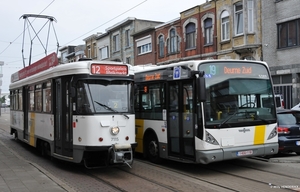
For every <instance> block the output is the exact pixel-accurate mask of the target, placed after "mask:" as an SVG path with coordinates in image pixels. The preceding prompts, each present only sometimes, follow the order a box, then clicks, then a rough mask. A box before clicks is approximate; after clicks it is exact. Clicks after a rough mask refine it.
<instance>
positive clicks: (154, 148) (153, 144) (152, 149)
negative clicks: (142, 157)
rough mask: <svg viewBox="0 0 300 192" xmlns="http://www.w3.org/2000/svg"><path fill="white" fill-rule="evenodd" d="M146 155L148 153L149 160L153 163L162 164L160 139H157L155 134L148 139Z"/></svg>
mask: <svg viewBox="0 0 300 192" xmlns="http://www.w3.org/2000/svg"><path fill="white" fill-rule="evenodd" d="M146 153H147V157H148V159H149V160H150V161H151V162H152V163H160V162H161V158H160V157H159V149H158V139H157V138H156V136H155V135H154V134H151V135H150V136H149V137H148V138H147V142H146Z"/></svg>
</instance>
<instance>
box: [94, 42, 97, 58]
mask: <svg viewBox="0 0 300 192" xmlns="http://www.w3.org/2000/svg"><path fill="white" fill-rule="evenodd" d="M93 48H94V50H93V51H94V58H97V44H96V43H94V44H93Z"/></svg>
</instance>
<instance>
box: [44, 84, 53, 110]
mask: <svg viewBox="0 0 300 192" xmlns="http://www.w3.org/2000/svg"><path fill="white" fill-rule="evenodd" d="M51 100H52V97H51V83H46V84H44V87H43V112H46V113H50V112H51Z"/></svg>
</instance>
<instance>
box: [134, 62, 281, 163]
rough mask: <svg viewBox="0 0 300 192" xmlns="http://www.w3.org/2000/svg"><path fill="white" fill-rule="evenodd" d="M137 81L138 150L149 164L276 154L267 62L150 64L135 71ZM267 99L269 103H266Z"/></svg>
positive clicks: (273, 115) (270, 82)
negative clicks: (165, 161) (165, 160)
mask: <svg viewBox="0 0 300 192" xmlns="http://www.w3.org/2000/svg"><path fill="white" fill-rule="evenodd" d="M203 72H204V73H203ZM135 83H136V91H135V95H136V97H135V103H136V105H135V111H136V127H137V136H136V141H137V142H138V147H137V148H136V151H137V152H140V153H143V154H144V155H145V156H146V157H148V159H149V160H150V161H152V162H155V163H157V162H160V160H161V159H170V160H174V161H179V162H185V163H202V164H208V163H212V162H217V161H223V160H229V159H237V158H245V157H253V156H266V155H274V154H276V153H277V152H278V135H277V119H276V105H275V99H274V92H273V86H272V81H271V80H270V74H269V70H268V66H267V65H266V63H263V62H253V61H238V60H205V61H187V62H180V63H174V64H169V65H166V66H152V67H148V68H147V69H142V70H139V71H138V72H135ZM266 95H267V97H269V98H270V99H269V100H268V103H267V104H264V103H263V102H262V98H263V97H265V96H266Z"/></svg>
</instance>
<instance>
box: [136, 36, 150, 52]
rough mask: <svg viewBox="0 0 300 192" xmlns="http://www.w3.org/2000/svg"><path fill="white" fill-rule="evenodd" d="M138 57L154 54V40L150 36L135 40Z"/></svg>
mask: <svg viewBox="0 0 300 192" xmlns="http://www.w3.org/2000/svg"><path fill="white" fill-rule="evenodd" d="M135 42H136V47H137V53H138V55H141V54H145V53H150V52H152V38H151V36H150V35H147V36H145V37H142V38H140V39H137V40H135Z"/></svg>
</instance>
